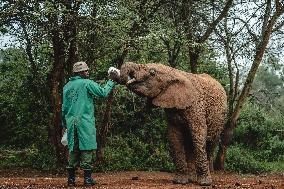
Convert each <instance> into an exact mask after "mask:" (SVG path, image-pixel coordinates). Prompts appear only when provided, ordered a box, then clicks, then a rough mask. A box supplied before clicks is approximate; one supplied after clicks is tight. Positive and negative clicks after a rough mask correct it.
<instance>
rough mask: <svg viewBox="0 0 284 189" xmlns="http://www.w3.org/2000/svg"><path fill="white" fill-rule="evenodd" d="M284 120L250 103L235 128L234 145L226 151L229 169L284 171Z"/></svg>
mask: <svg viewBox="0 0 284 189" xmlns="http://www.w3.org/2000/svg"><path fill="white" fill-rule="evenodd" d="M283 120H284V118H283V116H278V115H275V114H272V115H271V114H268V113H267V112H266V111H265V110H264V109H262V108H260V107H259V106H257V105H256V104H252V103H247V104H246V106H245V107H244V109H243V112H242V113H241V116H240V119H239V121H238V127H237V128H236V129H235V134H234V139H233V141H234V144H233V146H231V147H230V148H229V150H228V152H227V158H226V167H227V169H229V170H233V171H238V172H242V173H263V172H271V171H281V170H283V164H284V154H283V152H284V135H283V133H284V123H283ZM279 165H282V166H279Z"/></svg>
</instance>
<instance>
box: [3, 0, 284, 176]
mask: <svg viewBox="0 0 284 189" xmlns="http://www.w3.org/2000/svg"><path fill="white" fill-rule="evenodd" d="M0 23H1V24H0V38H2V39H4V37H5V39H7V36H8V38H9V39H10V42H9V43H7V41H2V47H1V51H0V72H1V75H0V107H1V108H0V168H19V167H30V168H36V169H41V170H54V169H58V168H64V163H66V148H65V147H63V146H62V145H61V144H60V138H61V136H62V133H61V93H62V88H63V86H64V84H65V83H66V82H67V80H68V78H69V77H70V76H71V74H72V72H71V70H72V65H73V64H74V63H75V62H76V61H79V60H82V61H86V62H87V63H88V64H89V66H90V67H91V79H93V80H95V81H97V82H99V83H101V84H103V83H104V82H105V81H106V79H107V74H106V72H107V69H108V68H109V67H110V66H115V67H118V68H119V67H120V66H121V65H122V64H123V63H124V62H126V61H134V62H137V63H150V62H151V63H153V62H154V63H163V64H165V65H168V66H171V67H174V68H177V69H181V70H184V71H186V72H192V73H208V74H210V75H212V76H213V77H215V78H216V79H218V80H219V81H220V82H221V84H222V85H223V86H224V88H225V89H226V91H227V94H228V104H229V115H228V121H227V123H226V126H225V130H224V132H223V133H222V136H221V139H220V145H219V149H218V151H216V161H215V167H216V168H217V169H226V170H232V171H237V172H242V173H263V172H278V171H283V170H284V114H283V113H284V85H283V84H284V65H283V63H284V62H283V60H281V59H282V56H283V52H284V51H283V50H284V46H283V45H284V40H283V37H284V4H283V1H280V0H274V1H273V0H261V1H245V0H244V1H237V0H235V1H233V0H226V1H225V0H220V1H219V0H200V1H195V0H186V1H185V0H175V1H171V0H156V1H152V0H140V1H138V0H108V1H102V0H96V1H89V0H85V1H82V0H68V1H66V0H61V1H58V0H56V1H55V0H45V1H33V0H18V1H6V0H2V1H1V2H0ZM95 103H96V117H97V128H98V143H99V149H98V151H97V153H96V159H95V161H94V163H95V165H96V166H95V169H96V170H100V171H106V170H165V171H172V170H173V169H174V166H173V163H172V160H171V158H170V156H169V154H168V141H167V137H166V123H165V121H164V114H163V110H161V109H159V108H155V109H152V110H151V111H149V110H148V109H147V108H146V99H143V98H140V97H137V96H136V95H134V94H132V93H131V92H129V91H128V90H127V89H126V88H125V87H124V86H120V85H118V86H117V87H116V89H115V91H114V92H113V93H112V94H111V95H110V96H109V97H108V98H107V99H95Z"/></svg>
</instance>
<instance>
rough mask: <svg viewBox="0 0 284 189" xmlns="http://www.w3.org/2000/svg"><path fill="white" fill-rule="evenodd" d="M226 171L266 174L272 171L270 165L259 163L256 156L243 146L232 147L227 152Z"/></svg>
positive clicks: (263, 162)
mask: <svg viewBox="0 0 284 189" xmlns="http://www.w3.org/2000/svg"><path fill="white" fill-rule="evenodd" d="M225 166H226V169H228V170H231V171H236V172H239V173H256V174H260V173H264V172H270V171H272V169H271V167H269V165H268V163H266V162H265V161H263V160H262V161H259V160H257V159H256V157H255V156H254V154H253V153H252V152H251V151H250V150H248V149H246V148H244V147H241V146H232V147H230V148H229V149H228V151H227V157H226V162H225Z"/></svg>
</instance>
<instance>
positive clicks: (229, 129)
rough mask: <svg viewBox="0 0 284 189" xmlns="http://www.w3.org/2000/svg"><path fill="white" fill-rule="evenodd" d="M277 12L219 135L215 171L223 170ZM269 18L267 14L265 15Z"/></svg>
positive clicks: (260, 43)
mask: <svg viewBox="0 0 284 189" xmlns="http://www.w3.org/2000/svg"><path fill="white" fill-rule="evenodd" d="M279 14H280V13H279V12H276V13H275V14H274V15H273V16H272V18H271V20H270V21H269V22H268V24H267V27H264V28H265V29H266V30H265V31H264V32H263V36H262V39H261V41H260V42H259V43H258V45H257V47H256V52H255V56H254V61H253V63H252V66H251V68H250V71H249V73H248V76H247V79H246V81H245V84H244V87H243V89H242V91H241V94H240V96H239V98H238V101H237V104H236V106H235V107H234V111H233V113H232V114H231V115H229V119H228V123H227V124H226V127H225V129H224V131H223V133H222V135H221V143H220V145H219V151H218V153H217V157H216V160H215V166H216V169H219V170H224V167H225V166H224V165H225V156H226V151H227V147H228V145H229V143H230V141H231V138H232V135H233V130H234V129H235V127H236V126H237V120H238V118H239V116H240V112H241V110H242V108H243V105H244V103H245V101H246V98H247V96H248V95H249V92H250V89H251V86H252V83H253V80H254V78H255V75H256V72H257V70H258V67H259V65H260V63H261V61H262V58H263V55H264V52H265V50H266V47H267V44H268V42H269V39H270V35H271V33H272V29H273V26H274V24H275V22H276V20H277V18H278V17H279ZM267 16H269V14H267Z"/></svg>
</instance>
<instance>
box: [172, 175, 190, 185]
mask: <svg viewBox="0 0 284 189" xmlns="http://www.w3.org/2000/svg"><path fill="white" fill-rule="evenodd" d="M172 182H173V183H174V184H187V183H188V175H181V174H177V175H176V176H175V177H174V178H173V180H172Z"/></svg>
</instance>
